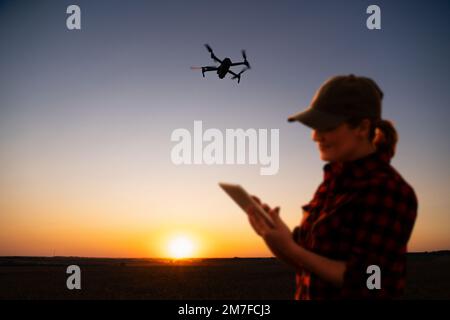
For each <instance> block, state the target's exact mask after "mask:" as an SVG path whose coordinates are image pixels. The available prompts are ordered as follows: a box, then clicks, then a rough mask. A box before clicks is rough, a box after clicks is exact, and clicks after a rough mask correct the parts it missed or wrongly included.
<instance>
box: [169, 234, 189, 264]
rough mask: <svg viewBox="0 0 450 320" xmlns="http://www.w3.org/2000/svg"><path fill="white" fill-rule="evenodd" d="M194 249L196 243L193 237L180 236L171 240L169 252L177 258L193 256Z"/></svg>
mask: <svg viewBox="0 0 450 320" xmlns="http://www.w3.org/2000/svg"><path fill="white" fill-rule="evenodd" d="M193 251H194V244H193V242H192V240H191V239H189V238H187V237H185V236H178V237H176V238H173V239H171V240H170V242H169V254H170V256H171V257H173V258H176V259H182V258H188V257H191V256H192V254H193Z"/></svg>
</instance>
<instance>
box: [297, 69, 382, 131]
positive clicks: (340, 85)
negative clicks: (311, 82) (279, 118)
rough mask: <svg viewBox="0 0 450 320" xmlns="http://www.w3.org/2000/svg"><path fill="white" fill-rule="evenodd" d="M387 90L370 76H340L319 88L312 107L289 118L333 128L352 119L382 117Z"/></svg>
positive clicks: (321, 127)
mask: <svg viewBox="0 0 450 320" xmlns="http://www.w3.org/2000/svg"><path fill="white" fill-rule="evenodd" d="M382 99H383V92H382V91H381V89H380V88H379V87H378V85H377V84H376V83H375V81H373V80H372V79H370V78H367V77H360V76H355V75H354V74H349V75H338V76H334V77H331V78H329V79H328V80H326V81H325V82H324V83H323V84H322V85H321V86H320V88H319V89H318V90H317V91H316V93H315V95H314V97H313V98H312V100H311V103H310V105H309V107H308V108H307V109H306V110H304V111H301V112H299V113H296V114H293V115H291V116H290V117H289V118H288V121H289V122H293V121H299V122H301V123H303V124H304V125H306V126H308V127H310V128H312V129H317V130H331V129H333V128H335V127H337V126H338V125H340V124H341V123H343V122H344V121H346V120H349V119H351V118H375V119H381V100H382Z"/></svg>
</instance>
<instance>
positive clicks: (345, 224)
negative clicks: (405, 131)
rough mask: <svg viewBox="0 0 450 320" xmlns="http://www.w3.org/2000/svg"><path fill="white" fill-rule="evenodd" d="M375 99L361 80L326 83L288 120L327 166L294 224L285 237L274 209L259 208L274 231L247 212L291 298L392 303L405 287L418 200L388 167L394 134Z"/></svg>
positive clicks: (376, 91) (374, 89)
mask: <svg viewBox="0 0 450 320" xmlns="http://www.w3.org/2000/svg"><path fill="white" fill-rule="evenodd" d="M382 98H383V92H382V91H381V90H380V88H379V87H378V85H377V84H376V83H375V82H374V81H373V80H372V79H369V78H366V77H357V76H354V75H353V74H350V75H348V76H336V77H332V78H330V79H328V80H327V81H325V83H324V84H323V85H322V86H321V87H320V88H319V90H318V91H317V92H316V94H315V95H314V97H313V99H312V101H311V105H310V107H309V108H308V109H307V110H305V111H303V112H300V113H298V114H295V115H293V116H291V117H289V119H288V120H289V121H299V122H301V123H303V124H304V125H306V126H308V127H310V128H312V130H313V131H312V139H313V140H314V141H315V142H316V143H317V144H318V148H319V152H320V157H321V159H322V160H324V161H326V162H327V163H326V164H325V165H324V167H323V169H324V179H323V181H322V183H321V184H320V185H319V187H318V188H317V191H316V192H315V194H314V196H313V198H312V200H311V201H310V202H309V203H308V204H305V205H303V206H302V209H303V217H302V219H301V223H300V225H299V226H297V227H296V228H295V229H294V232H291V230H290V229H289V228H288V227H287V225H286V224H285V223H284V222H283V221H282V219H281V218H280V215H279V207H276V208H271V207H270V206H268V205H267V204H262V205H263V208H264V209H265V210H266V211H267V212H268V213H269V214H270V215H271V216H272V218H273V220H274V221H275V226H274V227H270V226H269V225H267V224H266V223H265V222H264V220H262V219H261V218H260V217H259V216H258V215H256V214H255V213H254V212H253V211H252V210H251V209H250V210H249V211H248V214H249V215H248V217H249V221H250V224H251V225H252V227H253V229H254V230H255V232H256V233H257V234H258V235H260V236H261V237H262V238H263V239H264V241H265V243H266V244H267V246H268V247H269V249H270V250H271V251H272V252H273V254H274V255H275V256H276V257H278V258H279V259H281V260H283V261H285V262H286V263H288V264H290V265H291V266H293V267H294V268H295V270H296V291H295V299H297V300H303V299H343V298H350V299H355V298H356V299H358V298H395V297H398V296H400V295H401V293H402V291H403V289H404V286H405V276H406V273H405V272H406V252H407V243H408V240H409V238H410V235H411V232H412V229H413V226H414V222H415V219H416V215H417V198H416V195H415V192H414V190H413V188H412V187H411V186H410V185H409V184H408V183H407V182H406V181H405V180H404V179H403V178H402V176H401V175H400V174H399V173H398V172H397V171H396V170H395V169H394V168H393V167H392V166H391V165H390V160H391V158H392V157H393V156H394V154H395V146H396V143H397V133H396V130H395V128H394V126H393V125H392V123H391V122H389V121H387V120H383V119H382V118H381V100H382ZM255 200H257V201H258V202H260V203H261V201H260V200H259V199H258V198H257V197H255ZM372 273H373V274H372ZM372 275H373V277H372Z"/></svg>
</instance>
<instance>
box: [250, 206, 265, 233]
mask: <svg viewBox="0 0 450 320" xmlns="http://www.w3.org/2000/svg"><path fill="white" fill-rule="evenodd" d="M251 218H252V220H253V222H254V223H255V225H256V227H257V228H258V230H259V231H260V233H264V232H265V231H266V230H267V229H268V228H269V226H268V225H267V223H266V222H265V221H264V220H263V218H262V217H261V216H260V215H259V214H258V213H256V212H254V211H253V212H252V214H251Z"/></svg>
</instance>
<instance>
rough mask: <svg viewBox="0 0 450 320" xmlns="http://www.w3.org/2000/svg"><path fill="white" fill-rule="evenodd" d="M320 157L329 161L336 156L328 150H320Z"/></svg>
mask: <svg viewBox="0 0 450 320" xmlns="http://www.w3.org/2000/svg"><path fill="white" fill-rule="evenodd" d="M320 159H322V160H323V161H327V162H333V161H335V158H334V157H333V156H332V155H331V154H328V153H327V152H320Z"/></svg>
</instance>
